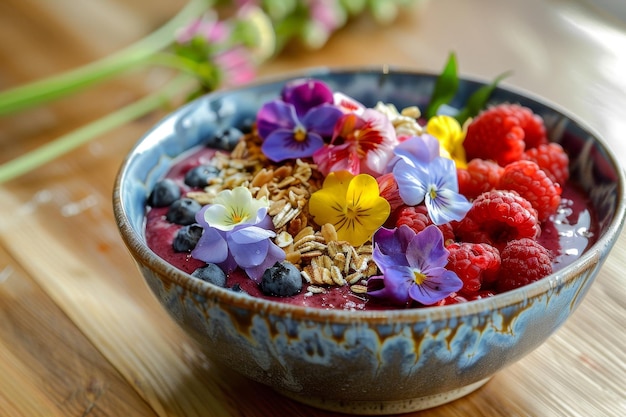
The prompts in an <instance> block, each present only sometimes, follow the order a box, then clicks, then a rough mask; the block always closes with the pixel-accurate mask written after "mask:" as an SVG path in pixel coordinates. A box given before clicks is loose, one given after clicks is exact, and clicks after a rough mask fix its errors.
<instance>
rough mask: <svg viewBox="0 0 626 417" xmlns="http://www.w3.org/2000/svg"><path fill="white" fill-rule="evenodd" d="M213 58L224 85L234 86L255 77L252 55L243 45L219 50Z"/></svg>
mask: <svg viewBox="0 0 626 417" xmlns="http://www.w3.org/2000/svg"><path fill="white" fill-rule="evenodd" d="M213 60H214V62H215V65H216V66H217V67H218V68H219V69H220V72H221V74H222V80H221V81H222V82H221V85H222V86H225V87H233V86H237V85H241V84H245V83H247V82H250V81H252V80H253V79H254V76H255V67H254V64H253V62H252V57H251V56H250V54H249V53H248V50H247V49H246V48H244V47H242V46H239V47H234V48H232V49H227V50H225V51H222V52H219V53H218V54H216V55H215V57H214V58H213Z"/></svg>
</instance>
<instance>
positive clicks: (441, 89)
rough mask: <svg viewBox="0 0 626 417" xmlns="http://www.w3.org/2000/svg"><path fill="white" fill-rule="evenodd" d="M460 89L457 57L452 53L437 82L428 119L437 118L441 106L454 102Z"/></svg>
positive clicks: (429, 107)
mask: <svg viewBox="0 0 626 417" xmlns="http://www.w3.org/2000/svg"><path fill="white" fill-rule="evenodd" d="M458 88H459V77H458V75H457V63H456V55H455V54H454V52H452V53H450V55H449V57H448V62H447V63H446V66H445V67H444V69H443V71H442V72H441V74H439V77H438V78H437V81H436V82H435V88H434V89H433V94H432V96H431V97H430V102H429V104H428V108H427V109H426V118H428V119H430V118H431V117H433V116H435V115H436V114H437V109H438V108H439V106H441V105H442V104H447V103H449V102H450V101H452V99H453V98H454V95H455V94H456V91H457V90H458Z"/></svg>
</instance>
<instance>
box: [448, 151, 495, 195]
mask: <svg viewBox="0 0 626 417" xmlns="http://www.w3.org/2000/svg"><path fill="white" fill-rule="evenodd" d="M502 171H504V168H502V167H501V166H500V165H498V164H496V163H495V162H493V161H489V160H485V159H480V158H474V159H472V160H471V161H469V163H468V164H467V168H465V169H464V168H459V169H457V178H458V180H459V192H460V193H461V194H463V195H464V196H465V197H467V198H469V199H473V198H476V197H478V196H479V195H480V194H482V193H484V192H485V191H490V190H493V189H494V188H496V186H497V185H498V182H499V181H500V175H502Z"/></svg>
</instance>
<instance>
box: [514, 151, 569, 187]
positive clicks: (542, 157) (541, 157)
mask: <svg viewBox="0 0 626 417" xmlns="http://www.w3.org/2000/svg"><path fill="white" fill-rule="evenodd" d="M522 159H527V160H529V161H533V162H535V163H536V164H537V165H539V167H540V168H541V169H542V170H543V171H544V172H545V173H546V175H547V176H548V178H550V179H551V180H552V182H554V183H555V184H560V185H563V184H565V183H566V182H567V180H568V179H569V156H568V155H567V153H566V152H565V150H564V149H563V147H562V146H561V145H559V144H558V143H548V144H544V145H539V146H538V147H536V148H532V149H528V150H527V151H526V152H524V154H523V155H522Z"/></svg>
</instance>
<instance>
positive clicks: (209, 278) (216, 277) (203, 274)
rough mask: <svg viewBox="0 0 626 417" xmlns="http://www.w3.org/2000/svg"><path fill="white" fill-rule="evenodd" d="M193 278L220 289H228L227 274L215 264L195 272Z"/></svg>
mask: <svg viewBox="0 0 626 417" xmlns="http://www.w3.org/2000/svg"><path fill="white" fill-rule="evenodd" d="M191 276H192V277H195V278H198V279H201V280H202V281H206V282H209V283H211V284H213V285H217V286H218V287H222V288H223V287H226V274H225V273H224V271H222V268H220V267H219V266H217V265H215V264H211V263H209V264H206V266H203V267H201V268H198V269H196V270H195V271H193V272H192V273H191Z"/></svg>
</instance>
